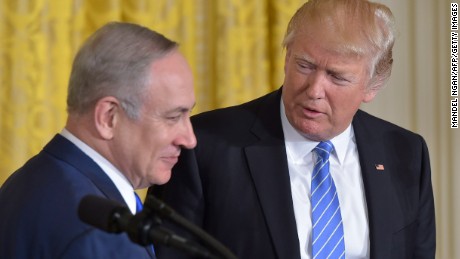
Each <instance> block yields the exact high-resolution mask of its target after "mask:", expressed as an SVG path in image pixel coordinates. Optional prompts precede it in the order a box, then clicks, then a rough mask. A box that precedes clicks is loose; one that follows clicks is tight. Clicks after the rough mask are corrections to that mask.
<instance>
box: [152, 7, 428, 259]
mask: <svg viewBox="0 0 460 259" xmlns="http://www.w3.org/2000/svg"><path fill="white" fill-rule="evenodd" d="M394 37H395V36H394V29H393V16H392V13H391V11H390V10H389V9H388V8H387V7H385V6H383V5H379V4H375V3H370V2H368V1H362V0H350V1H341V0H310V1H308V3H305V4H304V5H303V6H302V7H301V8H300V9H299V10H298V11H297V12H296V14H295V15H294V16H293V18H292V19H291V21H290V23H289V26H288V29H287V33H286V36H285V39H284V46H285V48H286V59H285V80H284V84H283V87H282V88H280V89H279V90H278V91H275V92H273V93H269V94H267V95H265V96H263V97H260V98H258V99H256V100H253V101H250V102H248V103H245V104H242V105H239V106H234V107H229V108H224V109H219V110H215V111H210V112H205V113H202V114H199V115H196V116H194V117H192V124H193V127H194V130H195V133H196V136H197V140H198V144H197V146H196V148H195V149H193V150H188V151H186V152H183V153H182V155H181V157H180V160H179V162H178V164H177V165H176V166H175V168H174V169H173V171H174V174H173V177H172V179H171V181H170V182H169V183H168V184H166V185H165V186H164V187H160V186H158V187H157V186H155V187H153V188H151V189H150V192H153V193H156V194H157V195H160V196H162V198H163V199H164V200H165V201H166V202H167V203H169V204H170V205H171V206H172V207H173V208H174V209H175V210H177V212H179V213H180V214H182V215H184V216H185V217H186V218H188V219H190V220H191V221H193V222H195V223H196V224H198V225H199V226H202V227H203V228H204V229H205V230H207V231H208V232H209V233H210V234H212V235H214V236H215V237H216V238H217V239H219V240H220V241H221V242H222V243H223V244H224V245H226V246H227V247H228V248H230V250H232V251H233V252H234V253H235V254H236V255H237V256H238V258H241V259H252V258H264V259H270V258H278V259H300V258H373V259H388V258H391V259H397V258H408V259H409V258H434V257H435V216H434V202H433V193H432V186H431V179H430V178H431V175H430V174H431V172H430V163H429V157H428V150H427V146H426V144H425V141H424V140H423V138H422V137H421V136H419V135H417V134H414V133H412V132H410V131H408V130H405V129H402V128H400V127H398V126H396V125H394V124H391V123H389V122H386V121H384V120H381V119H378V118H376V117H373V116H372V115H369V114H367V113H365V112H363V111H361V110H359V106H360V104H361V103H363V102H370V101H371V100H372V99H373V98H374V97H375V95H376V94H377V92H378V91H379V90H380V89H381V88H382V87H383V85H384V83H385V82H386V80H387V79H388V78H389V76H390V73H391V66H392V61H393V58H392V48H393V43H394ZM325 145H326V146H328V148H327V150H328V151H327V152H326V151H325V150H326V148H325ZM321 150H322V151H321ZM321 152H326V153H328V154H329V155H330V156H329V158H327V157H326V158H324V157H323V155H321ZM323 168H324V169H323ZM323 172H325V173H323ZM318 175H321V177H323V175H324V178H322V179H323V180H324V181H322V182H320V183H319V186H321V184H324V185H326V184H328V186H329V187H328V189H327V190H326V191H325V192H324V194H321V195H322V196H321V199H320V201H319V204H321V202H323V201H325V200H328V203H327V204H326V205H327V206H322V205H321V206H320V205H317V204H318V203H314V202H316V201H314V200H313V196H314V195H316V194H317V193H318V192H319V191H318V190H319V189H321V188H320V187H318V183H317V182H316V178H317V176H318ZM313 182H315V185H314V184H313ZM313 189H314V191H313ZM310 198H312V199H311V200H310ZM336 204H338V205H337V206H336ZM333 205H334V206H335V207H334V210H333V213H330V212H329V211H328V209H329V208H332V207H333ZM320 207H324V211H321V213H319V215H320V216H319V217H318V216H317V215H318V212H317V210H318V209H319V208H320ZM326 217H327V220H326V221H325V223H319V222H321V221H322V220H323V219H325V218H326ZM318 218H319V219H318ZM323 222H324V221H323ZM331 226H332V230H330V227H331ZM177 231H178V232H180V230H179V229H178V230H177ZM181 234H184V233H182V232H181ZM326 234H328V235H327V236H326ZM158 255H159V256H160V257H161V258H175V259H176V258H183V257H182V256H185V255H183V254H179V253H177V252H175V251H170V250H168V249H167V248H164V247H158ZM329 255H331V256H330V257H328V256H329Z"/></svg>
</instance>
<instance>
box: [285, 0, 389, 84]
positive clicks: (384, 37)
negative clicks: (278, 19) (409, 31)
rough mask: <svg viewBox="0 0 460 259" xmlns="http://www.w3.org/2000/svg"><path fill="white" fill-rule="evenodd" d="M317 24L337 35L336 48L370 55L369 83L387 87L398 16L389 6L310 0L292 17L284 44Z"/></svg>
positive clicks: (352, 0) (351, 0) (358, 1)
mask: <svg viewBox="0 0 460 259" xmlns="http://www.w3.org/2000/svg"><path fill="white" fill-rule="evenodd" d="M317 28H319V30H320V31H321V32H324V33H329V34H332V35H333V37H334V42H337V43H336V44H334V45H335V46H334V49H333V51H336V52H338V53H340V54H350V55H356V56H359V57H370V66H369V75H370V78H371V80H370V85H369V87H370V88H371V89H373V90H378V89H380V88H381V87H383V85H384V84H385V82H386V81H387V80H388V78H389V77H390V74H391V68H392V64H393V53H392V49H393V45H394V41H395V29H394V17H393V14H392V13H391V11H390V9H389V8H388V7H386V6H384V5H382V4H378V3H373V2H369V1H366V0H310V1H308V2H306V3H305V4H303V5H302V6H301V7H300V8H299V9H298V10H297V12H296V13H295V14H294V16H293V17H292V18H291V21H290V22H289V25H288V27H287V31H286V35H285V37H284V40H283V47H285V48H289V45H290V44H291V43H292V42H293V41H294V40H295V38H296V36H298V35H299V34H308V33H309V32H311V29H317Z"/></svg>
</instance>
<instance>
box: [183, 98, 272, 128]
mask: <svg viewBox="0 0 460 259" xmlns="http://www.w3.org/2000/svg"><path fill="white" fill-rule="evenodd" d="M278 95H279V91H274V92H271V93H268V94H266V95H264V96H261V97H259V98H257V99H254V100H251V101H248V102H245V103H242V104H239V105H234V106H229V107H225V108H219V109H215V110H211V111H206V112H202V113H200V114H197V115H194V116H192V118H191V120H192V124H193V125H194V127H196V128H213V129H216V128H228V127H238V125H247V124H248V123H251V122H252V121H254V119H255V118H256V117H257V115H258V113H259V111H260V109H262V108H263V107H264V106H266V105H267V104H268V103H271V102H273V101H275V102H276V100H277V98H278V100H279V96H278Z"/></svg>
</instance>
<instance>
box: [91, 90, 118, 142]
mask: <svg viewBox="0 0 460 259" xmlns="http://www.w3.org/2000/svg"><path fill="white" fill-rule="evenodd" d="M120 112H121V106H120V102H119V101H118V100H117V99H116V98H115V97H113V96H106V97H103V98H101V99H99V100H98V101H97V103H96V107H95V108H94V124H95V126H96V130H97V132H98V133H99V136H100V137H101V138H103V139H105V140H110V139H112V138H113V136H114V129H115V126H116V124H117V122H118V120H119V116H120Z"/></svg>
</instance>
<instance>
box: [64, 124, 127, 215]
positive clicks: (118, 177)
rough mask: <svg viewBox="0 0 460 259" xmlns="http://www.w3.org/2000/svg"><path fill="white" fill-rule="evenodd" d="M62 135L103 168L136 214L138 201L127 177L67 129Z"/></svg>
mask: <svg viewBox="0 0 460 259" xmlns="http://www.w3.org/2000/svg"><path fill="white" fill-rule="evenodd" d="M60 134H61V135H62V136H63V137H65V138H66V139H68V140H69V141H70V142H72V143H73V144H75V145H76V146H77V147H78V148H79V149H80V150H81V151H82V152H83V153H85V154H86V155H87V156H89V157H90V158H91V159H92V160H93V161H94V162H95V163H96V164H97V165H99V167H101V169H102V171H104V172H105V173H106V174H107V176H108V177H109V178H110V180H112V182H113V183H114V184H115V186H116V187H117V189H118V191H119V192H120V193H121V196H123V199H124V200H125V202H126V203H127V204H128V207H129V208H130V210H131V212H133V211H134V212H135V211H136V201H135V197H134V188H133V186H132V185H131V183H130V182H129V181H128V179H127V178H126V176H125V175H124V174H123V173H121V172H120V170H118V169H117V168H116V167H115V166H114V165H113V164H112V163H110V162H109V161H108V160H107V159H106V158H104V157H103V156H102V155H101V154H99V153H98V152H97V151H96V150H94V149H93V148H91V147H90V146H88V145H87V144H85V143H84V142H83V141H81V140H80V139H79V138H77V137H76V136H75V135H73V134H72V133H71V132H70V131H68V130H67V129H65V128H64V129H63V130H62V131H61V133H60Z"/></svg>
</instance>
